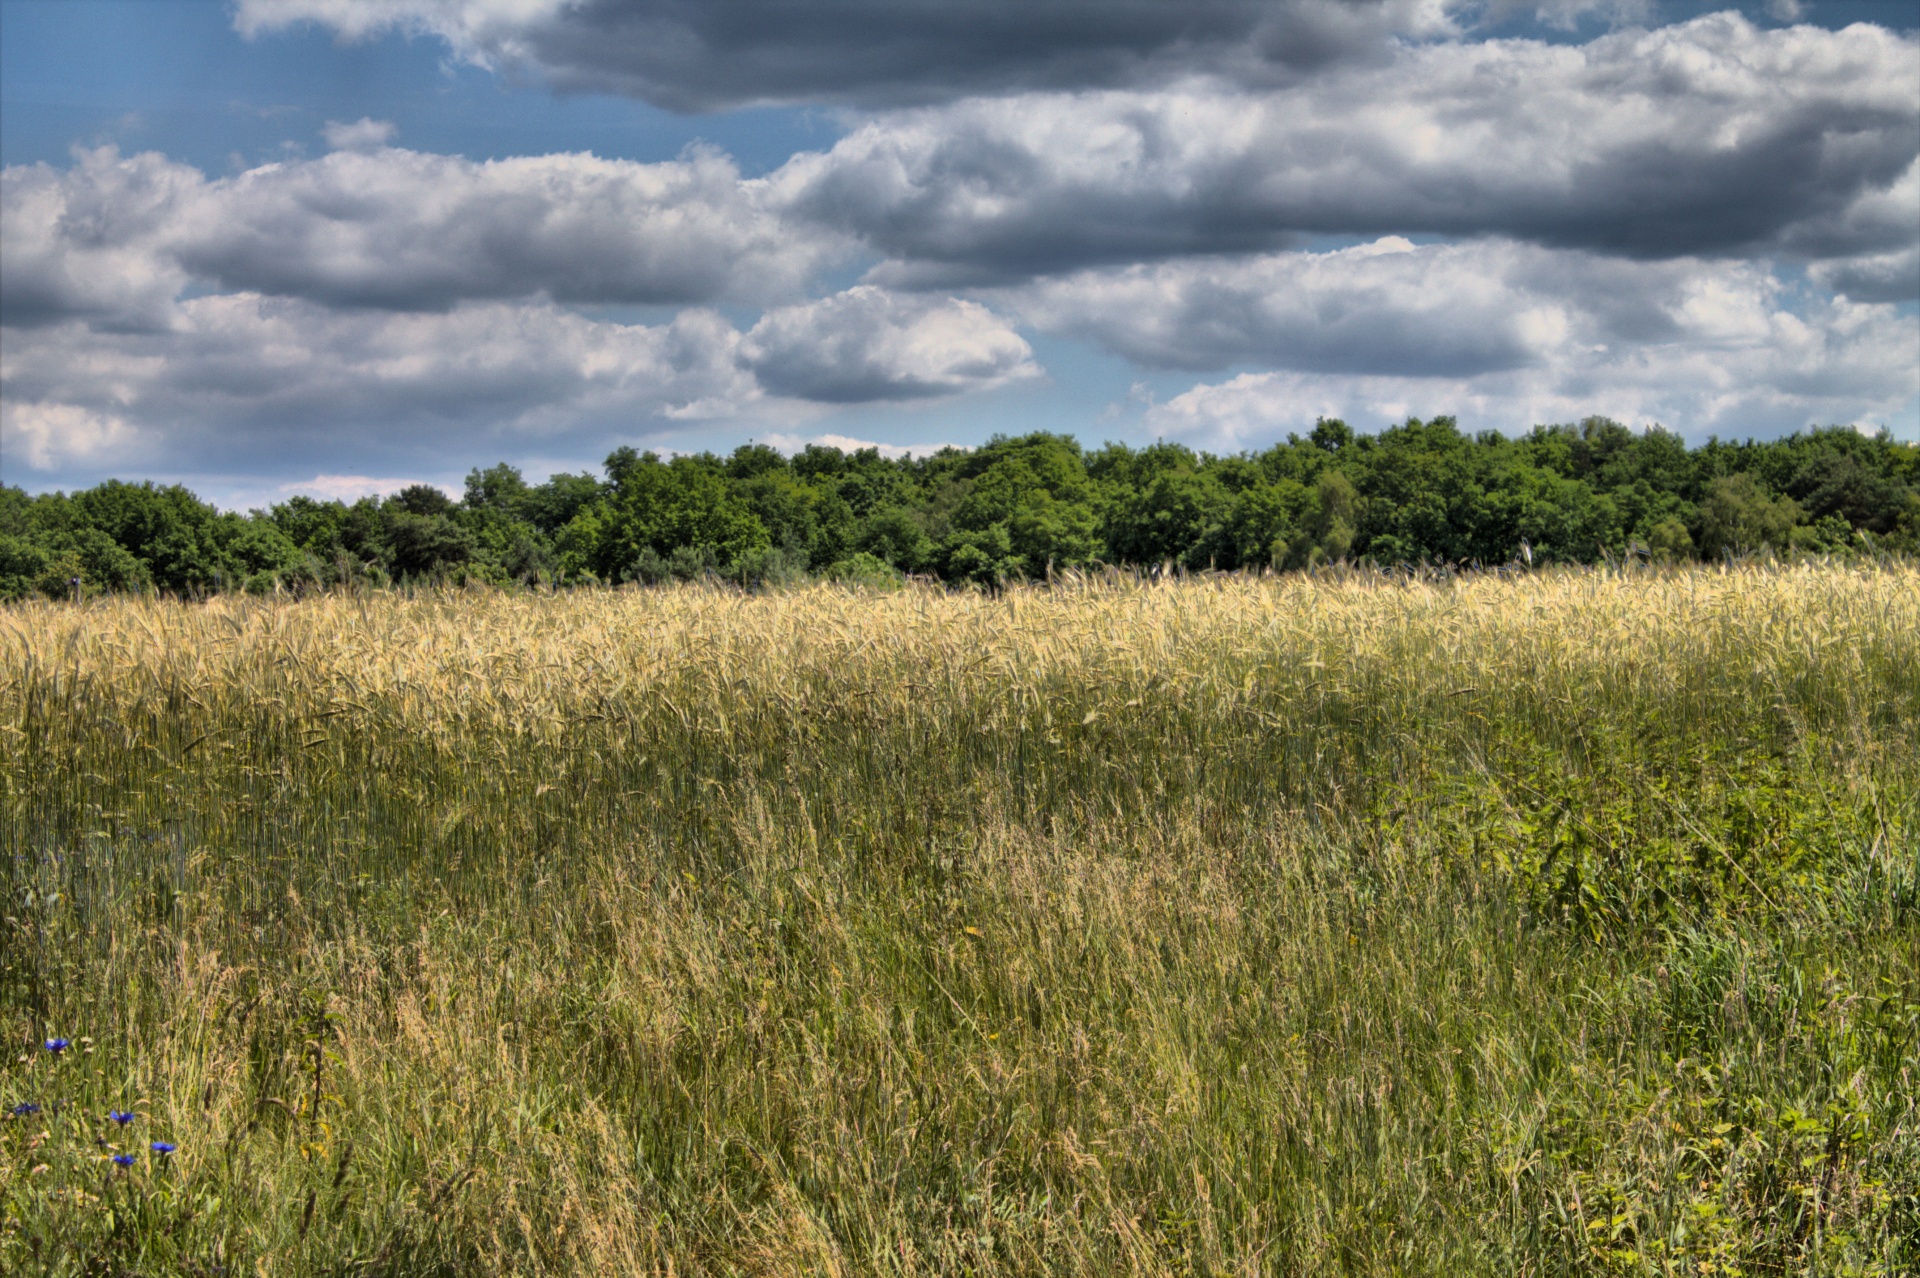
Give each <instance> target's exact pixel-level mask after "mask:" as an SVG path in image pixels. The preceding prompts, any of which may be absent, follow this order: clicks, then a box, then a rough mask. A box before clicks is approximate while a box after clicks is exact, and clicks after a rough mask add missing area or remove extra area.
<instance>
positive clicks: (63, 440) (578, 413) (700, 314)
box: [0, 288, 1036, 471]
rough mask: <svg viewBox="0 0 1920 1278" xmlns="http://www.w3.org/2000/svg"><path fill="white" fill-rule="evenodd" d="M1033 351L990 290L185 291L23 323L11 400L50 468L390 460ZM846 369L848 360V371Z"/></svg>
mask: <svg viewBox="0 0 1920 1278" xmlns="http://www.w3.org/2000/svg"><path fill="white" fill-rule="evenodd" d="M841 308H844V309H846V310H849V311H851V312H854V313H855V321H854V322H853V323H852V324H851V325H849V326H847V327H842V326H840V325H838V324H835V323H833V322H831V320H832V319H833V317H834V316H835V314H836V313H837V310H839V309H841ZM810 344H813V345H817V346H820V347H822V348H823V349H820V350H815V349H810ZM1027 355H1028V351H1027V347H1026V344H1025V343H1024V342H1022V341H1021V340H1020V339H1019V338H1018V337H1017V336H1016V335H1014V334H1013V333H1012V332H1011V331H1010V330H1009V329H1007V328H1006V326H1005V324H1004V322H1002V321H1000V320H998V319H996V318H995V317H993V316H992V315H991V314H990V313H989V312H988V311H987V310H986V309H985V308H984V307H982V306H980V305H978V304H977V303H968V302H953V301H944V302H943V301H940V300H936V299H931V298H925V297H917V296H916V297H909V298H905V299H898V300H897V302H896V300H895V299H890V298H888V297H886V296H885V295H882V294H880V293H879V291H878V290H875V289H871V288H860V289H856V290H854V292H853V294H852V295H851V296H850V297H847V298H845V299H836V298H828V299H826V300H824V301H822V302H817V303H811V304H808V305H804V306H797V307H792V308H786V309H782V310H776V311H772V312H769V314H768V315H767V316H766V317H765V319H763V320H762V322H761V324H760V325H758V326H756V327H755V329H754V330H753V332H752V333H751V334H749V335H747V336H745V337H743V335H742V334H741V333H740V332H739V331H738V330H737V329H736V328H734V327H733V326H732V325H731V324H730V323H728V322H727V320H725V319H724V318H722V317H721V316H720V315H718V314H716V313H715V312H713V311H710V310H704V309H698V308H694V309H688V310H684V311H682V312H680V314H679V315H678V316H676V317H675V318H674V319H673V321H672V322H671V323H667V324H659V325H643V324H619V323H613V322H608V321H603V320H594V319H590V318H588V317H586V316H583V315H580V314H578V313H575V312H572V311H568V310H565V309H563V308H560V307H557V306H555V305H553V304H552V303H548V302H519V303H509V302H471V303H466V304H463V305H460V306H457V307H454V308H452V309H450V310H448V311H444V312H395V311H373V312H368V311H346V310H340V309H335V308H330V307H326V306H322V305H319V304H316V303H314V302H310V301H306V300H302V299H295V298H276V297H266V296H263V295H261V294H258V293H230V294H218V295H212V296H206V297H197V298H189V299H186V300H183V301H181V302H179V303H178V304H177V315H176V318H175V322H174V325H173V327H172V329H171V330H170V331H167V332H164V333H158V332H147V333H141V332H109V331H103V330H98V329H95V328H92V327H90V326H88V325H86V324H83V323H80V322H78V321H69V322H67V323H64V324H58V325H45V326H41V327H38V328H34V329H22V330H17V331H15V332H13V333H11V334H10V335H9V338H8V342H7V347H6V352H5V359H4V363H3V364H0V397H4V401H5V402H6V403H7V404H8V405H9V409H8V411H9V417H8V419H7V420H8V429H7V441H6V442H7V451H8V453H9V455H11V454H13V453H14V452H15V450H16V448H18V449H19V450H20V451H21V455H22V456H23V457H24V458H25V460H26V461H27V463H28V464H29V465H33V466H35V467H39V468H47V467H51V466H55V465H57V464H77V463H81V462H86V461H89V460H99V461H103V462H111V463H113V464H116V465H121V466H126V465H151V464H153V463H154V462H155V461H156V460H157V459H158V458H160V457H162V456H164V457H165V458H167V459H168V462H169V464H170V465H171V466H173V467H175V468H185V469H199V470H202V471H212V470H221V469H225V470H228V471H244V470H246V469H247V468H249V467H256V468H257V467H263V466H275V467H294V466H309V465H310V466H315V467H316V468H317V467H321V466H326V465H328V464H329V463H330V462H332V461H334V460H335V459H337V458H339V457H340V456H342V455H346V456H351V457H353V458H355V459H366V458H377V459H382V460H385V461H388V462H391V463H393V464H395V465H396V466H398V465H400V464H402V463H412V464H416V465H418V464H424V463H425V462H426V461H427V460H429V459H431V458H433V457H435V456H436V455H444V453H445V452H446V450H447V449H448V448H449V447H456V448H458V449H459V451H461V452H462V453H463V454H464V453H465V452H467V451H479V450H482V449H485V448H498V447H500V446H501V444H502V442H512V441H516V440H517V441H522V442H525V441H528V440H533V439H540V438H547V437H553V436H560V435H566V434H568V433H569V432H578V431H581V430H583V429H584V430H587V431H588V432H589V433H592V432H593V431H598V432H600V433H602V434H604V433H605V432H606V431H607V430H608V429H610V428H612V427H613V426H616V425H617V426H619V427H620V428H622V429H624V430H625V431H626V432H627V433H629V434H631V433H633V432H635V431H640V432H643V433H644V432H646V431H658V430H661V429H667V428H669V427H672V426H674V425H676V424H678V425H682V426H684V425H689V424H697V423H703V422H716V421H724V422H731V423H746V422H761V423H768V424H772V425H775V426H781V425H790V424H793V423H796V422H802V421H806V420H808V419H810V418H812V417H815V416H817V415H818V413H819V408H818V407H817V405H816V403H815V402H814V401H820V400H830V401H832V402H836V403H838V402H847V401H850V400H855V399H862V400H886V399H917V398H923V397H926V396H928V395H934V394H956V393H960V392H964V391H968V390H975V389H982V388H985V387H987V386H991V385H997V384H1000V383H1001V382H1004V381H1006V380H1007V379H1009V378H1011V377H1016V376H1025V375H1030V374H1031V373H1033V372H1034V371H1036V370H1035V369H1034V368H1033V366H1032V364H1031V362H1030V361H1029V360H1028V359H1027ZM843 365H844V367H846V368H847V369H850V370H855V373H854V374H852V375H850V377H848V378H843V379H842V380H840V381H835V380H834V377H833V375H832V373H831V372H830V371H829V370H831V369H833V368H836V367H840V366H843ZM855 378H857V381H856V380H855ZM16 419H17V423H18V426H17V430H16ZM136 421H137V422H139V423H141V425H142V429H141V430H140V432H139V433H138V437H137V438H136V437H135V435H134V434H133V432H131V430H130V429H128V428H127V425H126V424H127V423H128V422H136Z"/></svg>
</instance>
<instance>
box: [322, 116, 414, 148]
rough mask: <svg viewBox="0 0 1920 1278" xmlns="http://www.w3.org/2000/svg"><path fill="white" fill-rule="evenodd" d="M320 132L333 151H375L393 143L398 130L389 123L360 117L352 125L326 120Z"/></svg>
mask: <svg viewBox="0 0 1920 1278" xmlns="http://www.w3.org/2000/svg"><path fill="white" fill-rule="evenodd" d="M320 132H321V135H322V136H324V137H325V138H326V139H327V145H328V146H329V147H330V148H332V149H333V150H335V151H377V150H379V149H380V148H381V147H383V146H385V145H386V144H387V143H389V142H391V141H393V135H394V134H395V133H396V132H398V130H397V129H396V128H395V127H394V126H393V123H392V122H391V121H388V120H372V119H368V118H367V117H366V116H361V117H360V118H359V119H358V120H355V121H354V122H353V123H352V124H342V123H340V122H339V121H338V120H328V121H327V123H326V125H325V126H324V127H323V128H322V129H321V130H320Z"/></svg>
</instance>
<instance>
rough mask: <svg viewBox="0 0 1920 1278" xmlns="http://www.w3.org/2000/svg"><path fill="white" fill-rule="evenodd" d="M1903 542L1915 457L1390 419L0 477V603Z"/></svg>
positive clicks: (1621, 429)
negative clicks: (667, 454) (382, 489)
mask: <svg viewBox="0 0 1920 1278" xmlns="http://www.w3.org/2000/svg"><path fill="white" fill-rule="evenodd" d="M1753 553H1762V554H1767V553H1771V554H1775V555H1781V556H1789V555H1804V554H1811V555H1851V554H1902V555H1911V554H1915V553H1920V445H1915V444H1907V443H1901V442H1898V441H1896V440H1894V439H1893V438H1892V436H1891V435H1890V434H1888V433H1887V432H1885V431H1882V432H1881V433H1879V434H1878V435H1865V434H1862V433H1860V432H1859V431H1857V430H1854V429H1852V428H1850V427H1833V428H1829V429H1822V430H1811V431H1806V432H1802V433H1797V434H1794V435H1791V436H1789V437H1787V438H1784V439H1779V440H1774V441H1768V442H1755V441H1752V440H1749V441H1746V442H1744V443H1731V442H1724V441H1721V440H1719V439H1712V440H1709V441H1708V442H1706V443H1705V444H1703V445H1700V446H1699V447H1694V448H1689V447H1688V445H1687V444H1686V442H1685V441H1684V440H1682V439H1681V438H1680V437H1679V436H1678V435H1675V434H1673V433H1670V432H1668V431H1664V430H1661V429H1659V428H1654V429H1650V430H1648V431H1645V432H1637V431H1633V430H1630V429H1628V428H1627V427H1625V426H1622V425H1620V424H1619V423H1617V422H1613V421H1610V420H1607V419H1604V418H1589V419H1587V420H1586V421H1583V422H1581V423H1579V424H1578V425H1557V426H1541V427H1536V428H1535V429H1534V430H1533V431H1531V432H1529V433H1528V434H1526V435H1524V436H1521V437H1519V438H1508V437H1506V436H1504V435H1501V434H1499V433H1497V432H1493V431H1484V432H1481V433H1479V434H1477V435H1469V434H1467V433H1465V432H1463V431H1462V430H1461V429H1460V428H1459V426H1458V424H1457V423H1456V422H1455V420H1454V419H1452V418H1450V417H1437V418H1434V419H1433V420H1431V421H1427V422H1422V421H1420V420H1418V419H1409V420H1408V421H1407V422H1406V423H1405V424H1404V425H1400V426H1395V427H1391V428H1389V429H1387V430H1384V431H1382V432H1380V433H1379V434H1376V435H1363V434H1358V433H1356V432H1354V431H1353V430H1352V429H1351V428H1350V427H1348V426H1347V425H1346V424H1345V423H1344V422H1341V421H1338V420H1331V419H1323V420H1322V421H1320V422H1319V424H1318V425H1316V426H1315V427H1314V429H1313V431H1312V432H1311V433H1310V434H1309V435H1308V436H1307V437H1306V438H1301V437H1299V436H1298V435H1289V436H1288V438H1287V441H1286V442H1285V443H1283V444H1276V445H1275V446H1273V447H1271V448H1268V449H1266V450H1265V451H1262V452H1257V453H1241V454H1237V455H1232V456H1214V455H1211V454H1208V453H1204V452H1195V451H1193V450H1191V449H1189V448H1187V447H1185V446H1183V445H1180V444H1168V443H1159V444H1154V445H1151V446H1148V447H1144V448H1132V447H1128V446H1126V445H1124V444H1113V443H1109V444H1107V445H1105V446H1103V447H1101V448H1099V449H1098V450H1093V451H1089V450H1087V449H1084V448H1083V447H1082V446H1081V445H1080V444H1079V443H1078V442H1076V441H1075V440H1074V439H1073V438H1072V437H1070V436H1065V435H1054V434H1046V433H1036V434H1029V435H1023V436H1019V437H1005V436H996V437H995V438H994V439H992V440H991V441H989V442H988V443H987V444H985V445H984V446H982V447H980V448H977V449H971V450H962V449H957V448H947V449H942V450H941V451H939V452H936V453H933V454H931V455H928V456H924V457H904V458H900V459H889V458H886V457H883V456H882V455H881V454H880V452H879V451H878V450H877V449H866V450H862V451H858V452H853V453H846V452H842V451H839V450H837V449H834V448H827V447H821V446H818V445H812V446H809V447H807V448H806V449H805V450H804V451H802V452H800V453H798V454H797V455H794V456H792V457H789V456H786V455H784V454H782V453H780V452H778V451H776V450H775V449H773V448H770V447H768V446H766V445H764V444H747V445H743V446H742V447H740V448H738V449H736V450H734V452H733V453H732V454H730V455H729V456H726V457H720V456H717V455H715V454H712V453H702V454H698V455H687V456H676V457H673V458H672V459H670V460H662V459H661V458H660V457H659V456H657V455H656V454H653V453H650V452H648V453H642V452H637V451H636V450H634V449H633V448H630V447H622V448H619V449H617V450H615V451H614V452H613V453H612V454H611V455H610V456H609V457H608V458H607V459H606V463H605V467H604V474H603V475H602V476H598V477H596V476H595V475H593V474H590V473H580V474H564V473H563V474H556V475H554V476H552V477H551V478H550V479H548V480H547V481H546V482H544V483H539V484H530V483H528V482H527V481H526V480H525V478H524V477H523V476H522V475H521V473H520V472H519V471H518V470H517V469H515V468H514V467H512V466H509V465H505V464H501V465H496V466H493V467H491V468H488V469H484V470H481V469H476V470H474V471H473V472H472V473H471V474H469V475H468V477H467V482H466V492H465V495H464V496H463V497H462V498H461V499H460V500H458V501H455V500H453V499H452V498H450V497H448V496H447V494H446V493H444V492H443V491H441V490H440V489H439V488H436V487H433V486H431V485H427V484H417V485H414V486H412V487H408V488H405V489H402V490H401V491H399V492H397V493H394V494H392V495H391V496H388V497H385V498H384V499H382V498H375V497H367V498H362V499H361V500H359V501H356V502H353V503H351V504H348V503H346V502H341V501H320V500H316V499H314V498H311V497H293V498H291V499H290V500H288V501H285V502H282V503H280V504H278V505H275V506H272V507H270V508H268V509H266V510H254V511H251V512H250V513H248V514H245V515H242V514H239V513H236V512H221V511H219V510H217V509H216V508H215V507H213V506H212V505H210V504H208V503H206V502H203V501H201V500H200V499H199V498H198V497H196V496H195V495H194V494H193V493H191V492H190V491H188V490H187V489H186V488H184V487H180V486H177V485H176V486H160V485H156V484H153V483H151V482H148V483H126V482H121V481H118V480H110V481H107V482H105V483H102V484H100V485H98V486H96V487H93V488H90V489H86V490H84V491H81V492H76V493H72V494H65V493H50V494H44V495H39V496H30V495H28V494H27V493H26V492H25V491H23V490H22V489H20V488H17V487H13V486H4V485H0V599H9V600H11V599H21V598H26V597H30V596H35V595H39V596H47V597H52V598H80V597H86V596H91V595H96V594H101V593H108V592H146V591H157V592H163V593H168V594H174V595H182V596H195V595H204V594H211V593H219V592H226V591H236V590H244V591H247V592H252V593H272V592H275V591H292V592H296V593H297V592H302V591H306V590H314V589H325V588H329V587H342V586H349V587H350V586H383V585H389V584H403V583H411V582H427V581H443V582H456V583H469V584H470V583H492V584H496V585H502V586H507V585H515V584H519V585H529V586H532V585H552V586H563V585H564V586H572V585H595V584H605V585H618V584H625V583H629V582H639V583H657V582H664V581H668V580H673V579H682V580H684V579H692V578H712V577H717V578H721V579H725V580H730V581H734V582H737V583H739V584H741V585H744V586H759V585H779V584H783V583H788V582H795V581H799V580H802V579H806V578H825V579H831V580H842V581H844V580H867V581H883V580H887V579H897V578H899V577H902V576H904V575H908V574H917V575H922V576H927V577H933V578H937V579H938V580H940V581H943V582H947V583H950V584H963V583H977V584H983V585H994V584H997V583H1001V582H1004V581H1008V580H1015V579H1022V578H1025V579H1040V578H1044V577H1046V576H1047V575H1049V574H1050V573H1052V572H1054V571H1056V570H1063V569H1074V568H1085V567H1089V566H1093V565H1099V564H1112V565H1123V566H1125V565H1133V566H1149V565H1161V564H1172V565H1177V566H1179V567H1181V568H1185V569H1188V570H1195V571H1198V570H1205V569H1216V570H1229V571H1230V570H1236V569H1256V570H1257V569H1274V570H1283V571H1284V570H1288V569H1299V568H1309V567H1313V566H1315V565H1319V564H1325V563H1334V562H1340V561H1348V562H1355V563H1371V564H1375V565H1380V566H1391V565H1396V564H1420V563H1425V564H1453V565H1480V566H1495V565H1500V564H1505V563H1511V562H1514V561H1516V560H1523V561H1524V562H1526V563H1529V564H1542V563H1594V562H1598V561H1601V560H1603V559H1623V558H1629V557H1639V558H1645V559H1649V560H1654V561H1674V560H1684V559H1705V560H1718V559H1722V558H1725V557H1727V556H1730V555H1743V554H1753Z"/></svg>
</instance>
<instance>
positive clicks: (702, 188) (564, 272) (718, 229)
mask: <svg viewBox="0 0 1920 1278" xmlns="http://www.w3.org/2000/svg"><path fill="white" fill-rule="evenodd" d="M366 123H367V122H366V121H362V122H361V125H353V126H347V127H348V129H349V130H350V131H354V132H356V134H368V135H369V136H370V133H369V131H368V130H366V129H364V128H362V125H365V124H366ZM0 181H4V187H0V198H3V199H4V210H3V211H4V215H5V218H4V235H0V244H3V245H4V251H5V254H6V257H5V268H6V270H5V294H4V300H5V307H6V310H5V316H6V321H7V322H8V323H9V324H31V323H49V322H56V321H58V320H60V319H64V318H70V317H83V318H87V319H89V320H92V321H94V322H97V323H104V324H109V325H114V326H123V327H124V326H134V327H164V326H166V325H167V324H170V323H172V322H173V318H174V312H173V309H172V302H173V299H174V298H175V297H177V296H178V295H179V294H180V293H181V292H182V291H183V290H184V289H185V288H186V286H187V284H188V282H189V280H200V281H203V282H206V283H208V284H211V285H213V286H216V287H218V288H221V289H224V290H228V291H236V292H238V291H253V292H260V293H268V294H275V295H280V296H288V297H304V298H309V299H313V300H317V301H321V302H325V303H328V304H332V305H342V306H375V307H385V308H391V309H396V310H413V309H439V308H444V307H447V306H451V305H454V304H456V303H458V302H461V301H469V300H477V299H516V298H532V297H546V298H550V299H553V300H557V301H561V302H598V303H628V304H662V303H664V304H680V305H684V304H689V303H702V302H708V301H715V300H722V299H728V300H744V301H759V302H766V301H776V300H782V299H785V298H791V297H795V296H800V295H803V294H804V292H805V288H806V285H807V283H808V282H809V281H810V280H811V279H812V278H813V276H814V275H815V274H816V273H817V272H818V271H819V270H820V269H821V268H822V267H823V266H825V265H828V264H830V263H832V262H834V261H836V260H838V259H839V258H840V257H841V256H843V255H844V253H845V252H846V251H847V245H846V241H845V239H844V237H841V236H838V235H836V234H835V233H834V232H832V231H830V230H827V229H823V228H820V227H818V226H810V225H798V226H796V225H790V224H788V223H785V222H783V221H782V219H781V217H780V216H779V214H778V212H777V211H776V210H773V209H771V208H769V207H767V186H766V183H764V182H761V181H743V180H742V179H741V177H740V175H739V172H738V170H737V169H736V168H735V167H734V165H733V162H732V161H731V160H729V159H727V158H726V157H724V156H721V155H719V154H717V153H713V152H709V151H695V152H692V153H689V154H688V155H686V156H683V157H682V158H681V159H678V160H672V161H667V162H664V163H658V164H640V163H634V162H631V161H624V160H603V159H599V158H597V157H595V156H591V155H566V154H563V155H544V156H531V157H522V158H516V159H507V160H495V161H489V162H486V163H475V162H473V161H470V160H465V159H462V158H460V157H458V156H444V155H431V154H425V153H422V152H417V151H405V150H398V149H391V148H389V149H377V150H373V151H362V150H337V151H335V152H333V153H332V154H330V155H327V156H325V157H323V158H320V159H317V160H309V161H303V162H296V163H286V164H269V165H265V166H262V167H260V168H256V169H251V170H248V171H246V172H244V173H241V174H238V175H236V176H234V177H230V178H223V179H219V180H213V181H210V180H208V179H207V178H206V177H205V175H204V174H202V173H200V172H199V171H198V170H197V169H194V168H192V167H190V166H188V165H183V164H176V163H174V162H172V161H169V160H167V159H165V158H164V157H162V156H159V155H154V154H145V155H137V156H132V157H122V156H120V155H119V154H118V153H117V152H115V151H113V150H112V149H110V148H103V149H100V150H97V151H92V152H87V153H84V154H82V155H81V156H79V157H78V161H77V162H76V164H75V165H74V167H73V168H71V169H68V170H65V171H64V172H63V171H59V170H55V169H53V168H51V167H50V166H47V165H31V166H15V167H10V168H8V169H6V170H5V173H4V178H3V179H0Z"/></svg>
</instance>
